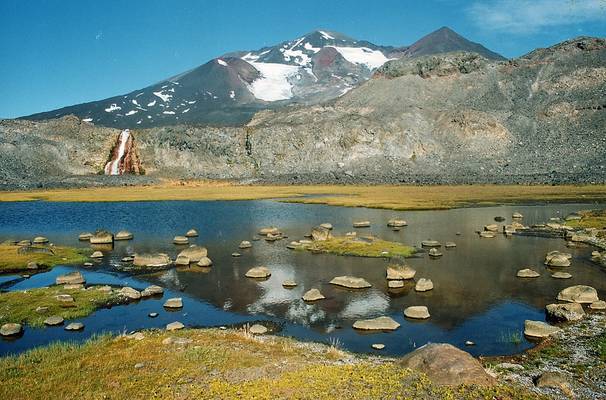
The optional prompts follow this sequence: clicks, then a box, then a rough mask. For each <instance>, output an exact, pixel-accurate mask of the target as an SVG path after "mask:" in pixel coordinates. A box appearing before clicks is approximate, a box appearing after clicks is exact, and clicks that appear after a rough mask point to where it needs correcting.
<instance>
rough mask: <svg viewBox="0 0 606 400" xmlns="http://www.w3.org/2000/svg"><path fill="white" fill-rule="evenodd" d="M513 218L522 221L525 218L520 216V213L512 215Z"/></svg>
mask: <svg viewBox="0 0 606 400" xmlns="http://www.w3.org/2000/svg"><path fill="white" fill-rule="evenodd" d="M511 218H514V219H522V218H524V216H523V215H522V214H520V213H519V212H514V213H513V214H512V215H511Z"/></svg>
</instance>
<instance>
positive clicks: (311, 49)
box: [303, 43, 320, 53]
mask: <svg viewBox="0 0 606 400" xmlns="http://www.w3.org/2000/svg"><path fill="white" fill-rule="evenodd" d="M303 47H304V48H305V50H309V51H313V52H314V53H317V52H318V51H320V48H319V47H314V46H312V45H311V43H305V44H304V45H303Z"/></svg>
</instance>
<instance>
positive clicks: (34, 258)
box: [0, 244, 90, 273]
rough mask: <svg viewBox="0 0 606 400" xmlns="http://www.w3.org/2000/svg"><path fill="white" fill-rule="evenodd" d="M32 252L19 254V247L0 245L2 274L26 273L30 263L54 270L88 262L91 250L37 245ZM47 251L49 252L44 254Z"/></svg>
mask: <svg viewBox="0 0 606 400" xmlns="http://www.w3.org/2000/svg"><path fill="white" fill-rule="evenodd" d="M31 250H32V251H30V252H27V253H19V246H13V245H8V244H0V273H11V272H21V271H26V270H27V263H28V262H35V263H37V264H38V266H39V267H42V268H52V267H54V266H55V265H59V264H61V265H70V264H79V263H83V262H85V261H87V260H88V255H89V253H90V250H89V249H77V248H73V247H60V246H40V245H36V246H31ZM36 250H38V251H39V252H37V251H36ZM45 250H48V252H42V251H45Z"/></svg>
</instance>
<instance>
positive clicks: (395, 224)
mask: <svg viewBox="0 0 606 400" xmlns="http://www.w3.org/2000/svg"><path fill="white" fill-rule="evenodd" d="M406 225H408V224H407V223H406V221H404V220H403V219H397V218H393V219H390V220H389V221H387V226H389V227H390V228H401V227H404V226H406Z"/></svg>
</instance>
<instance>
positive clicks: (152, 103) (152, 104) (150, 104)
mask: <svg viewBox="0 0 606 400" xmlns="http://www.w3.org/2000/svg"><path fill="white" fill-rule="evenodd" d="M155 105H156V100H154V101H152V102H151V103H147V106H148V107H153V106H155Z"/></svg>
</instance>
